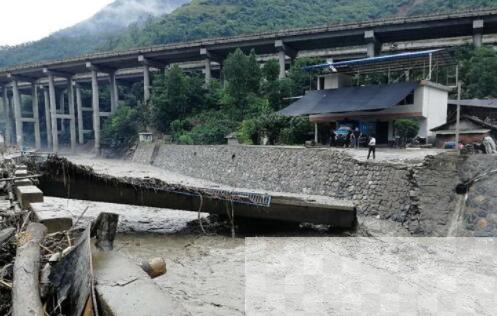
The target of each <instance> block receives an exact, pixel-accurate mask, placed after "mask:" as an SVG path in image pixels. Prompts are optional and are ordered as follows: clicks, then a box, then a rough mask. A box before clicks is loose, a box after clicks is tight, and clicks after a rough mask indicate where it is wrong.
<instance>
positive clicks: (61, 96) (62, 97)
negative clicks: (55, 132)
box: [57, 90, 66, 133]
mask: <svg viewBox="0 0 497 316" xmlns="http://www.w3.org/2000/svg"><path fill="white" fill-rule="evenodd" d="M64 94H65V91H64V90H61V91H60V94H59V113H57V116H58V115H60V114H62V115H64V114H66V99H65V95H64ZM60 131H61V132H62V133H64V132H65V131H66V126H65V121H64V118H63V117H62V118H61V120H60Z"/></svg>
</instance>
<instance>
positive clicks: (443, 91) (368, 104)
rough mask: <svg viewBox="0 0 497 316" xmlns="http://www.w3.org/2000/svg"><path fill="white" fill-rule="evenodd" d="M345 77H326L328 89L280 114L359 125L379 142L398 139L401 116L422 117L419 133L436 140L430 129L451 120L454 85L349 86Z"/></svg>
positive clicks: (326, 123) (328, 123)
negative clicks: (450, 96) (449, 105)
mask: <svg viewBox="0 0 497 316" xmlns="http://www.w3.org/2000/svg"><path fill="white" fill-rule="evenodd" d="M345 78H346V77H344V75H342V74H329V75H326V76H324V80H323V82H322V84H320V87H325V88H327V89H322V90H316V91H311V92H310V93H308V94H307V95H305V96H304V97H302V98H301V99H300V100H298V101H296V102H295V103H293V104H291V105H290V106H289V107H287V108H285V109H283V110H281V111H280V112H279V113H280V114H281V115H285V116H304V115H305V116H309V120H310V121H311V122H312V123H314V124H316V126H318V124H319V125H322V126H328V129H331V128H339V127H341V126H349V127H352V128H355V127H358V128H360V130H361V132H362V133H363V134H366V135H375V136H376V139H377V142H378V144H382V143H383V144H386V143H388V142H389V141H394V140H395V136H396V135H395V130H394V124H395V121H396V120H398V119H403V118H413V119H416V120H418V121H419V122H420V129H419V134H418V136H419V137H421V138H426V139H430V138H431V137H432V136H433V137H432V138H433V139H434V134H433V133H432V132H431V131H430V130H431V129H432V128H434V127H436V126H439V125H441V124H444V123H445V122H446V121H447V100H448V92H449V91H450V88H448V87H446V86H443V85H439V84H436V83H433V82H430V81H419V82H401V83H392V84H385V85H371V86H346V84H347V80H346V79H345ZM344 85H345V86H344Z"/></svg>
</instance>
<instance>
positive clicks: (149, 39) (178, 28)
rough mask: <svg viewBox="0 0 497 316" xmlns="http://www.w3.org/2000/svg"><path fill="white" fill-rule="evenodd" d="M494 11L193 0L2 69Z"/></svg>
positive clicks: (55, 45) (34, 46) (405, 2)
mask: <svg viewBox="0 0 497 316" xmlns="http://www.w3.org/2000/svg"><path fill="white" fill-rule="evenodd" d="M496 5H497V0H430V1H428V0H424V1H412V0H354V1H344V0H313V1H300V0H193V1H191V3H189V4H186V5H184V6H182V7H180V8H178V9H176V10H175V11H173V12H172V13H171V14H167V15H163V16H161V17H157V18H151V19H149V20H148V21H140V22H139V23H136V24H134V25H131V26H130V27H129V28H128V29H127V31H124V32H122V31H121V30H119V31H118V32H107V31H105V32H103V33H101V34H87V33H85V32H76V34H70V35H66V33H67V32H65V33H64V32H62V33H60V34H57V33H56V34H54V35H51V36H49V37H47V38H44V39H42V40H40V41H37V42H33V43H28V44H24V45H19V46H15V47H7V48H0V67H2V66H7V65H12V64H19V63H28V62H34V61H40V60H47V59H58V58H64V57H72V56H77V55H81V54H86V53H90V52H96V51H102V50H119V49H127V48H130V47H138V46H144V45H151V44H165V43H173V42H184V41H191V40H198V39H205V38H209V37H219V36H231V35H238V34H247V33H254V32H264V31H274V30H281V29H285V28H292V27H306V26H314V25H322V24H329V23H338V22H351V21H362V20H370V19H377V18H383V17H389V16H412V15H423V14H432V13H437V12H439V13H440V12H447V11H453V10H460V9H464V8H485V7H487V8H488V7H491V6H496ZM102 30H105V28H102Z"/></svg>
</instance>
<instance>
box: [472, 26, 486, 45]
mask: <svg viewBox="0 0 497 316" xmlns="http://www.w3.org/2000/svg"><path fill="white" fill-rule="evenodd" d="M483 26H484V22H483V20H474V21H473V45H474V47H476V48H480V47H481V46H482V45H483Z"/></svg>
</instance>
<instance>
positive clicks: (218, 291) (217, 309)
mask: <svg viewBox="0 0 497 316" xmlns="http://www.w3.org/2000/svg"><path fill="white" fill-rule="evenodd" d="M38 209H41V210H42V211H43V210H46V212H54V213H57V214H60V212H66V213H67V215H68V216H71V217H72V218H73V221H74V222H77V226H79V227H81V228H83V227H85V225H88V224H89V223H90V222H91V221H92V220H94V219H95V218H96V217H97V216H98V214H99V213H101V212H113V213H117V214H119V215H120V218H119V227H118V231H119V233H118V236H117V239H116V242H115V250H116V251H119V252H121V253H123V254H124V255H126V256H128V257H130V258H132V259H133V260H135V261H136V262H137V263H140V262H141V261H142V260H148V259H151V258H154V257H162V258H164V259H165V260H166V263H167V270H168V272H167V274H166V275H164V276H162V277H159V278H157V279H155V280H154V281H155V282H156V283H157V284H158V285H159V286H160V287H161V288H162V289H163V290H164V291H165V292H167V293H169V294H170V295H172V296H173V297H174V298H175V299H176V300H177V301H178V302H181V304H183V306H184V307H185V308H186V309H187V310H188V311H189V312H191V313H192V314H193V315H243V314H244V310H245V281H246V280H245V268H246V267H245V259H246V258H245V255H246V248H245V244H246V240H245V239H244V238H242V237H240V236H238V237H237V238H234V239H233V238H231V236H230V230H229V228H227V227H224V228H223V227H222V226H216V225H220V224H219V223H218V222H213V220H212V219H210V218H209V217H208V214H204V213H201V214H199V213H195V212H186V211H178V210H167V209H159V208H151V207H141V206H130V205H121V204H110V203H100V202H90V201H80V200H70V199H61V198H53V197H45V202H44V203H42V204H39V206H38ZM199 216H200V218H202V220H203V222H204V226H205V229H206V231H207V234H204V233H203V232H202V231H201V229H200V226H199V224H198V218H199ZM366 220H367V222H364V221H366ZM360 221H363V223H364V224H363V225H367V226H368V232H367V235H370V234H371V233H373V234H378V235H397V236H400V235H403V232H402V231H400V230H398V228H397V227H392V226H391V225H393V224H391V223H388V222H380V221H376V222H375V221H374V219H372V218H368V219H360ZM239 224H241V223H239ZM252 225H253V223H249V224H248V226H250V227H252ZM385 225H389V226H388V227H385ZM259 226H260V225H259ZM278 228H279V229H278V230H275V227H274V226H270V230H269V231H267V230H266V231H264V232H261V231H260V230H259V231H257V232H255V231H253V230H252V231H249V232H248V233H247V232H245V233H246V236H273V237H274V236H275V237H289V236H297V237H299V236H305V237H310V236H318V237H325V236H350V235H356V236H357V235H362V232H361V231H360V230H359V231H356V232H354V233H350V232H343V231H342V232H335V233H333V232H329V231H328V230H327V228H325V227H319V226H305V225H301V226H290V227H281V226H278ZM259 229H260V227H259ZM386 232H390V234H387V233H386Z"/></svg>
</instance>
